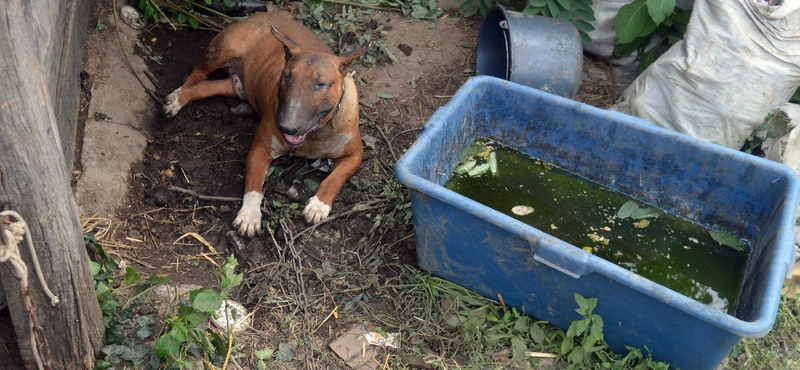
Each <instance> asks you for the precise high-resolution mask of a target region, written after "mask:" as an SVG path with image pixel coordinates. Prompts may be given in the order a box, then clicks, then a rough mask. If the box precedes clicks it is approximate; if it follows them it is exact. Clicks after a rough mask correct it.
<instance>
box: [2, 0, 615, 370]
mask: <svg viewBox="0 0 800 370" xmlns="http://www.w3.org/2000/svg"><path fill="white" fill-rule="evenodd" d="M371 19H372V20H375V21H376V22H377V23H378V24H379V25H383V26H384V29H385V35H384V36H385V39H386V42H387V47H388V49H389V50H390V51H391V52H392V53H394V55H395V56H396V57H397V59H398V61H397V62H396V63H394V64H389V63H381V64H378V65H374V66H371V67H364V66H362V65H356V66H355V67H354V69H355V71H356V76H357V80H358V81H359V93H360V96H361V119H362V120H361V130H362V134H363V135H364V141H365V144H364V145H365V147H366V150H365V157H364V161H363V164H362V166H361V169H360V171H359V172H358V174H357V175H356V176H355V178H354V179H353V180H351V181H350V182H349V183H348V184H347V185H346V186H345V188H344V189H343V191H342V193H341V194H340V196H339V197H338V198H337V200H336V203H335V204H334V206H333V210H332V213H331V216H332V217H331V218H330V219H329V220H328V221H326V222H324V223H323V224H321V225H319V226H317V227H308V226H307V225H306V224H305V223H304V222H303V221H302V217H301V216H300V211H301V210H302V208H303V207H304V205H305V202H306V201H307V199H308V198H309V197H310V196H312V195H313V193H314V191H313V190H314V189H313V188H315V187H316V185H317V184H318V183H319V181H321V180H322V179H323V178H324V177H325V176H326V173H325V172H323V171H321V170H318V169H316V167H317V164H314V163H312V161H309V160H304V159H301V158H288V157H284V158H280V159H279V160H277V161H276V162H275V163H274V165H273V167H274V168H275V170H273V172H271V175H270V176H269V178H268V181H267V185H266V189H265V199H266V201H265V204H264V205H263V210H264V212H265V216H264V220H265V226H266V227H265V231H264V233H262V235H261V236H259V237H256V238H253V239H246V238H241V237H239V236H238V235H236V233H235V231H233V229H232V226H231V224H232V221H233V219H234V217H235V213H236V211H237V209H238V207H239V206H240V203H239V202H230V201H213V200H204V199H200V198H199V197H197V196H194V195H189V194H185V193H180V192H177V191H174V190H170V187H178V188H182V189H186V190H190V191H192V192H195V193H196V194H199V195H204V196H219V197H234V198H240V197H241V195H242V189H243V183H244V178H243V176H244V159H245V157H246V155H247V152H248V150H249V147H250V144H251V142H252V140H253V135H254V132H255V128H256V126H257V119H256V118H255V117H241V116H236V115H234V114H233V113H231V108H233V107H236V106H238V104H239V101H238V100H235V99H226V98H210V99H206V100H203V101H199V102H194V103H192V104H190V105H188V106H187V107H185V108H184V109H183V110H182V111H181V112H180V113H179V114H178V115H177V116H176V117H174V118H171V119H166V118H164V117H163V115H160V114H159V115H155V116H156V117H157V118H156V119H155V120H153V121H152V122H147V123H146V126H145V127H146V130H144V131H145V132H144V134H145V137H146V138H147V147H146V148H145V159H144V160H143V161H141V162H140V163H137V164H136V165H134V168H133V170H132V171H131V173H130V196H129V198H128V199H127V200H126V202H125V205H126V207H124V208H123V209H122V210H121V211H120V212H119V213H118V214H115V215H99V216H98V217H96V218H93V219H89V220H86V221H85V224H84V226H85V229H86V230H89V231H93V232H95V233H96V234H97V235H98V239H101V241H102V242H103V243H104V245H105V246H106V250H107V251H108V252H109V253H110V254H111V255H112V256H113V257H114V258H115V259H117V260H118V262H119V261H123V260H124V261H126V262H127V263H128V264H130V265H131V266H134V267H136V269H137V270H139V271H140V272H142V273H158V274H171V275H173V277H174V278H173V280H172V282H171V284H184V283H191V284H199V285H202V286H206V287H216V286H218V283H217V279H216V277H215V275H214V273H213V271H214V269H215V268H216V267H217V265H219V264H222V263H223V262H224V260H225V257H226V256H228V255H231V254H233V255H234V256H236V258H237V259H238V261H239V263H240V266H241V267H240V270H241V272H242V273H243V274H244V282H243V283H242V285H241V286H240V287H239V288H238V289H237V290H236V291H235V296H234V297H233V298H234V299H235V300H238V301H239V302H241V303H243V304H244V305H245V307H246V308H247V309H248V310H250V311H253V310H255V311H256V312H255V314H254V316H253V317H254V322H253V324H252V330H248V331H246V332H244V333H242V335H241V336H240V337H238V338H237V340H239V343H240V344H239V352H240V353H244V354H248V355H247V356H246V357H244V358H241V359H239V363H240V364H241V366H242V367H243V368H246V369H248V368H254V365H253V364H254V362H253V361H254V359H253V358H252V356H250V355H249V354H251V353H252V352H253V350H256V349H262V348H265V347H271V348H277V347H278V345H279V344H280V343H289V344H290V345H291V346H293V348H295V351H296V352H295V353H296V354H295V357H294V360H293V361H291V362H289V363H287V364H284V365H282V366H284V367H285V368H301V367H304V364H305V363H306V362H307V361H308V362H310V363H313V364H314V366H315V368H319V369H343V368H346V366H345V364H344V363H343V362H342V361H341V360H340V359H339V358H338V357H336V356H335V355H334V354H333V353H332V351H331V350H330V349H329V348H328V344H329V343H330V342H331V341H333V340H334V339H335V338H337V337H338V336H339V335H340V334H341V333H343V332H345V331H347V330H348V329H349V328H350V327H352V326H353V325H354V324H358V323H361V322H365V321H368V322H370V323H371V324H372V325H376V326H379V327H381V328H383V330H386V331H387V332H394V331H402V332H406V333H410V334H411V335H412V336H414V338H417V339H415V340H414V341H412V342H413V343H414V344H413V348H411V349H407V350H404V352H402V353H403V355H402V356H401V355H399V354H391V356H389V353H387V352H386V351H383V352H381V353H379V354H378V355H379V356H381V357H380V358H381V361H383V360H382V359H383V358H384V357H386V361H388V363H390V364H396V365H393V367H396V368H399V367H401V365H400V363H401V362H403V361H405V360H404V359H405V358H406V357H407V356H406V355H408V354H413V352H424V353H435V354H436V355H437V356H439V357H441V358H446V359H450V360H451V361H456V362H458V361H459V359H460V358H463V356H464V355H463V354H459V353H458V351H455V352H453V351H454V350H453V348H450V347H449V345H448V344H447V343H446V342H444V341H441V340H432V339H426V338H425V336H424V335H422V333H421V332H420V331H418V330H417V329H416V328H417V325H416V324H415V320H416V319H418V317H417V315H416V314H415V313H416V312H417V311H418V310H419V309H420V308H419V307H418V306H417V305H418V303H419V302H413V301H409V300H408V297H413V295H411V296H408V295H406V294H404V293H399V292H398V289H401V288H400V287H402V286H404V284H409V281H410V280H411V279H412V275H414V274H416V273H418V272H413V268H414V266H415V261H416V256H415V245H414V238H413V235H414V234H413V228H412V226H411V224H410V220H409V217H410V208H409V206H410V204H409V201H410V200H409V198H408V192H407V190H405V189H403V188H402V187H401V186H400V185H399V184H397V182H396V181H395V180H394V176H393V172H392V171H393V169H392V168H393V164H394V163H395V161H396V160H397V159H398V158H399V157H400V156H401V155H402V153H403V152H404V151H405V149H407V148H408V147H409V146H410V145H411V144H412V143H413V142H414V140H415V138H416V137H417V135H418V134H419V132H420V131H421V126H422V124H423V123H424V122H425V121H427V119H428V118H429V117H430V116H431V114H433V112H434V111H435V110H436V109H437V108H439V107H441V106H443V105H444V104H446V103H447V101H448V99H449V98H450V97H452V95H453V94H454V93H455V92H456V91H457V89H458V88H459V86H461V84H462V83H463V82H464V81H466V80H467V79H468V78H469V77H470V76H472V68H474V66H473V60H474V52H475V45H476V44H477V35H478V31H479V28H480V22H481V19H480V18H477V17H476V18H471V19H464V18H461V17H458V16H451V17H446V18H444V19H440V20H439V21H438V22H436V24H435V27H434V26H433V23H432V22H431V21H418V20H412V19H410V18H406V17H402V16H400V15H398V14H396V13H383V12H379V11H376V12H374V13H373V14H372V15H371ZM93 32H95V31H93ZM96 32H106V33H107V35H108V36H107V37H112V36H113V33H111V31H110V28H109V29H106V30H105V31H96ZM213 36H214V33H213V32H209V31H200V30H195V31H178V32H176V31H172V30H170V29H168V28H166V27H155V28H151V29H149V30H148V31H147V32H144V33H142V38H141V40H140V41H141V43H142V44H143V45H146V47H144V48H139V50H137V52H138V53H139V54H140V55H142V56H144V57H145V58H146V60H147V61H148V67H149V68H150V70H151V72H152V75H153V79H154V80H156V81H157V90H158V92H159V93H160V94H162V95H166V94H168V93H169V92H171V91H172V90H173V89H175V88H176V87H178V86H179V85H180V84H181V83H182V82H183V79H184V78H185V77H186V76H187V75H188V74H189V72H190V71H191V69H192V68H193V67H194V66H195V65H196V64H197V63H198V62H199V61H200V60H201V56H202V54H203V51H204V49H205V47H206V46H207V45H208V43H209V41H210V40H211V38H212V37H213ZM401 44H402V48H401V47H400V46H401ZM92 57H100V56H99V55H94V56H93V55H89V58H92ZM584 75H585V76H584V81H583V82H584V84H583V87H582V89H581V92H580V94H579V96H578V97H577V100H580V101H584V102H587V103H589V104H592V105H596V106H600V107H606V106H608V105H610V104H611V103H612V102H613V101H614V99H615V98H616V96H615V93H614V91H613V88H612V84H611V82H610V80H611V72H610V67H609V66H608V65H605V64H603V63H600V62H595V61H592V60H590V59H586V66H585V73H584ZM84 77H86V79H85V81H84V83H85V84H86V86H91V83H92V78H93V76H84ZM216 77H219V78H223V77H224V76H222V75H217V76H216ZM85 91H86V89H85ZM379 93H380V96H382V97H379ZM389 97H390V98H389ZM88 98H89V97H87V96H85V95H84V103H86V100H87V99H88ZM120 104H124V102H120ZM84 114H85V110H84ZM109 115H110V116H111V115H113V112H109ZM83 118H84V119H85V118H86V117H85V116H84V117H83ZM323 165H324V163H323ZM187 233H197V234H198V235H201V236H202V237H203V238H204V239H205V240H207V241H208V243H209V244H210V245H211V246H213V248H214V251H215V252H216V253H214V251H212V250H211V249H210V248H209V247H208V246H205V245H204V244H202V243H200V242H198V241H197V240H196V239H193V238H185V239H182V240H180V241H178V239H179V238H180V237H181V236H183V235H185V234H187ZM409 268H411V269H409ZM438 304H439V303H437V305H438ZM443 305H444V304H443ZM415 318H416V319H415ZM2 325H3V322H2V320H0V326H2ZM0 331H2V332H5V330H0ZM415 333H416V336H415ZM3 339H4V342H6V343H9V341H8V338H3ZM3 350H5V351H6V352H9V353H10V352H12V350H9V349H7V348H5V349H3V348H0V351H3ZM459 356H461V357H459ZM403 363H404V362H403ZM406 365H407V364H405V365H403V366H406Z"/></svg>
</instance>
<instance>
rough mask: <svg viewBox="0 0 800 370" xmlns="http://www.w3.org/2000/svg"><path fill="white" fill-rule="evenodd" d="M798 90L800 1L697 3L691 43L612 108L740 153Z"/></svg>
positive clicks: (663, 61) (669, 54)
mask: <svg viewBox="0 0 800 370" xmlns="http://www.w3.org/2000/svg"><path fill="white" fill-rule="evenodd" d="M774 2H775V1H773V3H774ZM798 86H800V1H797V0H794V1H788V0H784V1H783V2H782V3H781V4H780V5H777V6H769V5H765V4H762V3H761V2H760V0H725V1H719V0H697V1H695V3H694V11H693V13H692V18H691V20H690V21H689V27H688V30H687V31H686V37H685V38H684V40H683V41H681V42H678V43H677V44H675V45H673V46H672V48H670V49H669V50H668V51H667V52H666V53H664V54H663V55H662V56H661V57H659V58H658V60H656V62H655V63H653V64H652V65H651V66H650V67H649V68H647V70H645V71H644V73H642V75H640V76H639V78H637V79H636V81H634V83H633V85H631V86H630V87H628V89H626V90H625V92H624V93H623V95H622V96H621V97H620V100H619V101H618V103H617V105H616V106H615V107H612V109H616V110H618V111H621V112H623V113H627V114H631V115H634V116H637V117H640V118H643V119H645V120H647V121H649V122H651V123H654V124H656V125H659V126H662V127H665V128H669V129H672V130H675V131H679V132H682V133H685V134H688V135H691V136H694V137H698V138H701V139H705V140H708V141H711V142H714V143H717V144H721V145H724V146H727V147H730V148H735V149H739V148H741V146H742V145H743V144H744V140H745V138H747V136H749V134H750V133H751V132H752V131H753V130H754V129H755V128H756V127H758V126H759V125H761V124H762V123H764V120H765V118H766V116H767V114H768V113H769V112H770V111H771V110H772V109H775V108H777V107H778V106H779V105H781V104H782V103H785V102H787V101H788V100H789V98H790V97H791V96H792V94H793V93H794V92H795V90H797V88H798Z"/></svg>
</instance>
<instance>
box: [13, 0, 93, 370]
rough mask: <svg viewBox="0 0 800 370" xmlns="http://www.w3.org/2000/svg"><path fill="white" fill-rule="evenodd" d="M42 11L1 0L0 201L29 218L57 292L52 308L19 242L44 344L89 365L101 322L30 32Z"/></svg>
mask: <svg viewBox="0 0 800 370" xmlns="http://www.w3.org/2000/svg"><path fill="white" fill-rule="evenodd" d="M41 11H42V9H39V8H37V7H35V6H32V5H31V2H30V1H27V0H8V1H5V2H4V4H3V6H0V75H2V78H0V205H2V204H3V203H8V204H9V205H10V207H11V210H14V211H17V212H19V213H20V214H21V215H22V216H23V217H24V218H25V219H26V221H27V222H28V225H29V227H30V232H31V236H32V237H33V240H34V243H35V246H36V249H37V252H38V255H39V262H40V264H41V267H42V272H43V273H44V277H45V279H46V280H47V282H48V284H49V286H50V289H51V290H52V291H53V293H55V294H56V295H57V296H59V298H60V299H61V302H60V303H59V304H58V305H57V306H55V307H54V306H52V305H51V304H50V302H49V300H48V299H47V297H46V296H45V294H44V291H43V290H42V286H41V285H40V284H39V282H38V279H36V278H35V275H33V274H34V271H35V270H34V269H33V264H32V261H31V259H30V255H29V254H28V250H27V248H20V250H21V253H22V255H23V257H24V260H25V262H26V264H27V265H28V266H29V269H30V272H31V274H32V275H31V276H32V277H31V279H30V282H31V284H30V286H31V291H32V293H33V297H34V299H35V301H36V305H37V307H38V309H37V312H38V317H39V323H40V325H41V326H42V327H43V328H44V331H45V336H46V338H47V341H48V342H49V344H50V349H51V353H52V365H53V366H52V368H53V369H87V370H90V369H92V368H93V367H94V358H95V354H96V353H97V351H98V350H99V349H100V348H101V347H102V346H103V343H104V336H105V329H104V327H103V322H102V314H101V312H100V307H99V305H98V303H97V297H96V296H95V294H94V287H93V282H92V276H91V272H90V270H89V265H88V263H87V257H86V249H85V247H84V245H83V238H82V235H81V231H80V222H79V219H78V210H77V207H76V205H75V200H74V198H73V195H72V189H71V188H70V185H69V173H68V171H67V169H66V168H65V166H64V154H63V151H62V149H61V144H60V140H59V137H58V132H59V131H58V128H57V124H56V120H55V116H54V113H53V105H52V103H51V101H50V92H49V89H48V86H49V85H50V84H49V81H46V76H47V74H46V73H45V72H44V67H43V62H42V60H41V57H40V54H39V53H37V47H38V46H39V45H41V44H37V43H40V42H46V41H47V40H42V39H41V38H42V37H41V35H37V33H36V32H34V29H35V28H36V27H37V25H36V23H37V22H39V21H40V19H41V18H40V17H39V16H37V14H38V13H39V12H41ZM0 281H2V284H3V288H4V289H5V292H6V298H7V300H8V304H9V309H10V310H11V316H12V320H13V322H14V329H15V331H16V333H17V338H18V341H19V347H20V351H21V352H22V355H23V359H25V362H26V366H27V367H28V368H29V369H35V368H36V367H35V365H34V362H33V360H32V359H33V357H32V352H31V347H30V339H29V338H30V337H29V331H28V321H27V320H28V316H27V313H26V312H25V309H24V307H23V305H22V301H21V300H20V299H19V288H18V286H17V281H16V279H14V278H13V277H11V275H10V274H9V270H8V269H7V268H5V267H2V268H0Z"/></svg>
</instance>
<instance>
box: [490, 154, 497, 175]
mask: <svg viewBox="0 0 800 370" xmlns="http://www.w3.org/2000/svg"><path fill="white" fill-rule="evenodd" d="M489 171H492V175H494V176H497V153H495V152H491V153H489Z"/></svg>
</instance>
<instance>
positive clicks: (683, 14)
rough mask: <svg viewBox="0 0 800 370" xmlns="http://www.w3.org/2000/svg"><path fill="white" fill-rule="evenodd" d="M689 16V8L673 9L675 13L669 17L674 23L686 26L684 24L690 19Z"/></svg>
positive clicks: (690, 13) (690, 14)
mask: <svg viewBox="0 0 800 370" xmlns="http://www.w3.org/2000/svg"><path fill="white" fill-rule="evenodd" d="M678 10H680V9H678ZM691 17H692V11H691V10H686V11H680V12H679V11H675V14H673V15H672V17H671V18H672V20H673V21H675V22H676V23H679V24H681V25H683V26H686V25H688V24H689V19H691Z"/></svg>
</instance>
